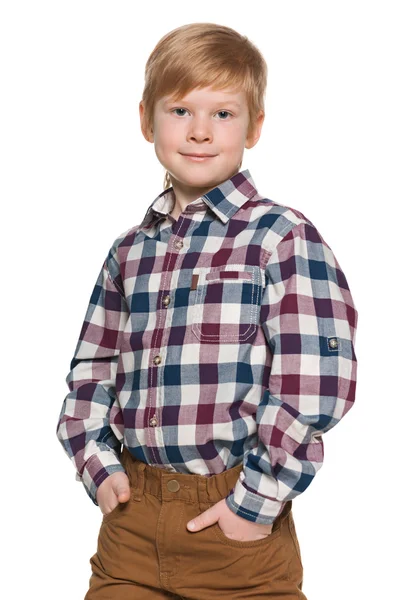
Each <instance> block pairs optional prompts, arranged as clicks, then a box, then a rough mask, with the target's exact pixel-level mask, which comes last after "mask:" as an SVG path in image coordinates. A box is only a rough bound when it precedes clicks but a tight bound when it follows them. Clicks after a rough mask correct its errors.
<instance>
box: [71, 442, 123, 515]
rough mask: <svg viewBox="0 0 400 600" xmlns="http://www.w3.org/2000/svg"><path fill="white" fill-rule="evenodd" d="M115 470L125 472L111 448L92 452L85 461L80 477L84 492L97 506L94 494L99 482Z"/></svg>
mask: <svg viewBox="0 0 400 600" xmlns="http://www.w3.org/2000/svg"><path fill="white" fill-rule="evenodd" d="M117 471H122V472H123V473H125V472H126V471H125V469H124V467H123V466H122V464H121V462H120V461H119V459H118V457H117V455H116V453H115V452H113V450H111V449H110V450H102V451H100V452H98V453H96V454H93V455H92V456H91V457H90V458H89V459H88V461H87V462H86V464H85V468H84V469H83V472H82V478H81V479H82V483H83V485H84V488H85V490H86V493H87V494H88V496H89V498H90V499H91V500H92V502H93V503H94V504H95V505H96V506H99V504H98V502H97V497H96V495H97V490H98V488H99V486H100V484H101V483H103V481H104V480H105V479H106V478H107V477H108V476H109V475H112V474H113V473H116V472H117Z"/></svg>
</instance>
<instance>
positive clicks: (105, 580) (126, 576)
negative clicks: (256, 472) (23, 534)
mask: <svg viewBox="0 0 400 600" xmlns="http://www.w3.org/2000/svg"><path fill="white" fill-rule="evenodd" d="M121 462H122V464H123V465H124V468H125V469H126V472H127V475H128V478H129V482H130V486H131V497H130V499H129V501H128V502H125V503H120V504H118V505H117V506H116V507H115V508H114V509H113V510H112V511H111V512H110V513H109V514H107V515H106V516H104V517H103V520H102V523H101V527H100V532H99V536H98V540H97V552H96V553H95V554H94V555H93V556H92V557H91V558H90V564H91V567H92V575H91V577H90V585H89V590H88V592H87V594H86V595H85V600H156V599H157V598H171V597H172V598H183V599H185V600H186V599H190V600H228V599H229V600H239V599H240V600H247V599H250V598H251V599H252V600H259V599H260V598H269V600H278V599H279V600H295V599H296V600H307V599H306V596H305V595H304V593H303V592H302V591H301V588H302V582H303V566H302V563H301V555H300V548H299V543H298V540H297V536H296V530H295V525H294V521H293V515H292V506H291V505H292V503H291V501H290V502H287V503H286V505H285V508H284V510H283V511H282V513H281V514H280V515H279V517H278V518H277V519H275V522H274V524H273V528H272V532H271V534H270V535H269V536H267V537H266V538H263V539H261V540H255V541H250V542H240V541H237V540H232V539H230V538H228V537H227V536H225V534H224V533H223V531H222V529H221V528H220V527H219V525H218V523H215V524H214V525H211V526H209V527H206V528H205V529H203V530H201V531H197V532H190V531H189V530H188V529H187V527H186V524H187V523H188V522H189V521H190V519H192V518H193V517H196V516H198V515H199V514H200V513H202V512H204V511H205V510H207V509H208V508H209V507H211V506H213V505H214V504H216V503H217V502H219V501H220V500H222V499H223V498H226V496H227V495H228V493H229V491H230V490H231V489H232V488H233V487H234V485H235V483H236V481H237V479H238V477H239V473H240V470H241V468H242V464H239V465H237V466H236V467H234V468H233V469H229V470H227V471H224V472H223V473H220V474H217V475H213V476H212V477H203V476H201V475H188V474H183V473H171V472H168V471H166V470H165V469H159V468H157V467H152V466H149V465H147V464H145V463H143V462H141V461H138V460H136V459H135V458H134V457H133V456H132V454H131V453H130V452H129V451H128V450H127V449H126V448H125V447H124V448H123V450H122V454H121Z"/></svg>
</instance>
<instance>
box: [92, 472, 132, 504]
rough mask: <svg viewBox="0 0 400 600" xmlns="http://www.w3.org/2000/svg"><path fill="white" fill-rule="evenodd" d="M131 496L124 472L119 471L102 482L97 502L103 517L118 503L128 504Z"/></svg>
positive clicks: (98, 490) (97, 494)
mask: <svg viewBox="0 0 400 600" xmlns="http://www.w3.org/2000/svg"><path fill="white" fill-rule="evenodd" d="M130 495H131V490H130V487H129V479H128V476H127V475H126V473H122V471H117V472H116V473H112V475H109V476H108V477H107V478H106V479H105V480H104V481H102V482H101V484H100V485H99V487H98V489H97V493H96V500H97V503H98V505H99V506H100V510H101V512H102V513H103V515H108V513H110V512H111V511H112V510H113V509H114V508H115V507H116V506H117V504H118V502H128V500H129V498H130Z"/></svg>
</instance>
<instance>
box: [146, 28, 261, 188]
mask: <svg viewBox="0 0 400 600" xmlns="http://www.w3.org/2000/svg"><path fill="white" fill-rule="evenodd" d="M208 86H211V88H212V89H214V90H222V89H226V88H232V89H233V90H234V91H236V90H237V91H244V92H245V94H246V98H247V104H248V108H249V128H248V134H249V135H252V133H253V132H254V127H255V125H256V119H257V116H258V114H259V112H260V111H262V112H264V96H265V90H266V87H267V63H266V62H265V59H264V57H263V56H262V54H261V52H260V51H259V50H258V48H257V47H256V46H255V45H254V44H253V43H252V42H250V40H249V39H248V38H247V37H246V36H243V35H241V34H240V33H238V32H237V31H235V30H234V29H231V28H230V27H225V26H224V25H217V24H216V23H190V24H188V25H182V26H181V27H177V28H176V29H173V30H172V31H170V32H169V33H167V34H166V35H164V36H163V37H162V38H161V39H160V41H159V42H158V43H157V45H156V46H155V48H154V49H153V51H152V52H151V54H150V56H149V58H148V60H147V62H146V67H145V86H144V90H143V94H142V102H143V104H144V107H145V112H144V119H145V128H146V129H149V130H150V129H152V127H153V115H154V106H155V104H156V102H157V100H159V99H160V98H162V97H163V96H169V95H172V96H173V98H172V99H173V101H177V100H179V99H180V98H183V97H184V96H185V95H186V94H188V93H189V92H190V91H192V90H193V89H195V88H203V87H208ZM170 186H171V180H170V176H169V173H168V171H166V172H165V177H164V189H166V188H167V187H170Z"/></svg>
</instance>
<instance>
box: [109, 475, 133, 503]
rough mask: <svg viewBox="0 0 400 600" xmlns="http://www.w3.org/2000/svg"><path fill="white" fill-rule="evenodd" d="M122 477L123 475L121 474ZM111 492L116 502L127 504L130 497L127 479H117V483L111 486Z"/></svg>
mask: <svg viewBox="0 0 400 600" xmlns="http://www.w3.org/2000/svg"><path fill="white" fill-rule="evenodd" d="M123 475H125V474H124V473H123ZM121 480H122V481H121ZM113 490H114V494H115V495H116V496H117V498H118V502H127V501H128V500H129V498H130V495H131V491H130V488H129V479H128V477H127V476H126V475H125V477H121V479H120V478H118V481H116V482H115V484H114V485H113Z"/></svg>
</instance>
